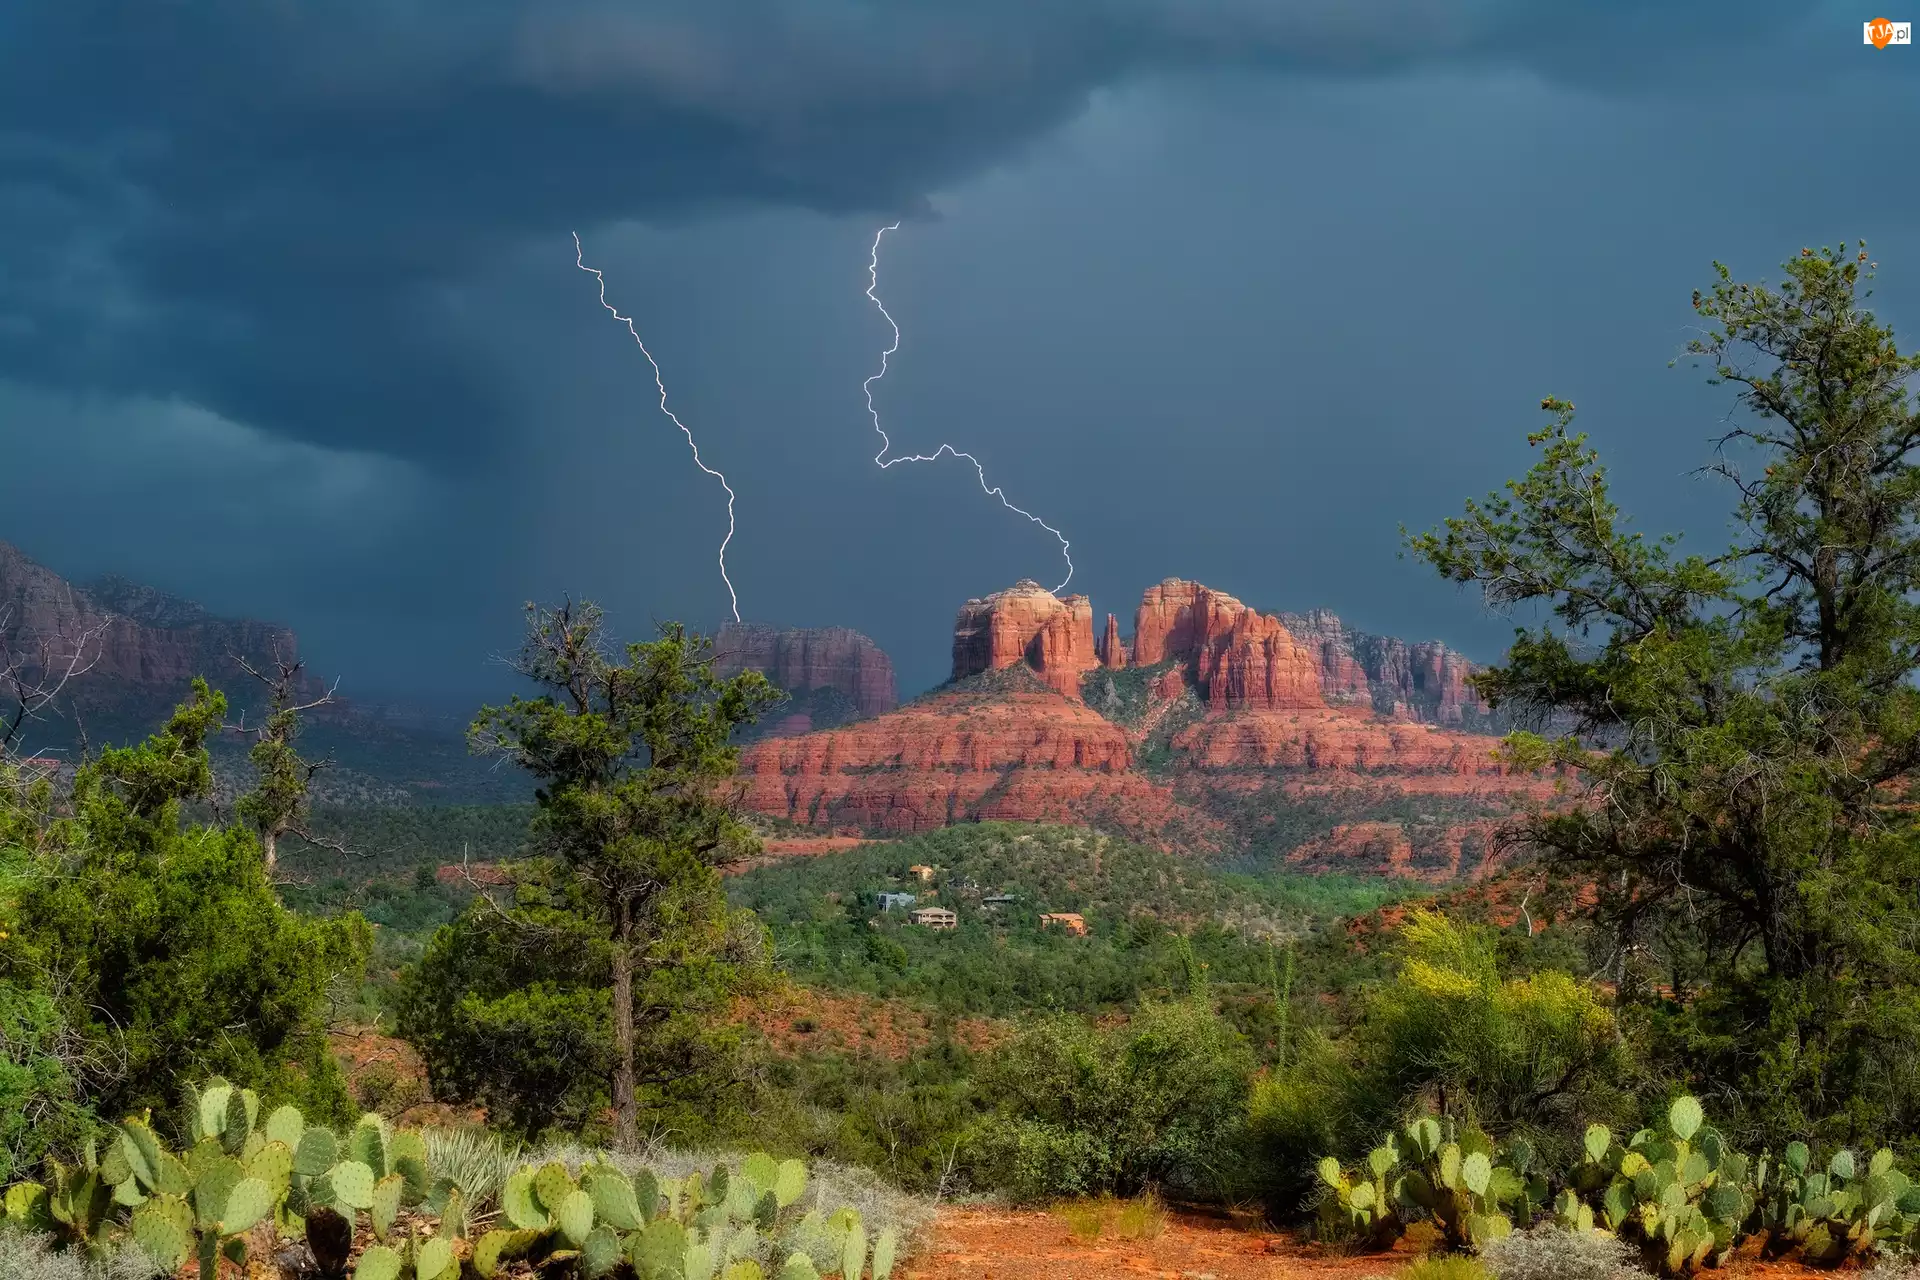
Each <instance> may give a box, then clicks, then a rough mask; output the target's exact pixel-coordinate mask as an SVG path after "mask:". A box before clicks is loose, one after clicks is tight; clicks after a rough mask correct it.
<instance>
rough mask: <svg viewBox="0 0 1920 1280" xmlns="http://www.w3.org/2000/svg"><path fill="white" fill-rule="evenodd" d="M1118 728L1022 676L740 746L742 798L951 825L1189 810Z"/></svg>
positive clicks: (832, 816)
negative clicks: (1020, 684) (1005, 684)
mask: <svg viewBox="0 0 1920 1280" xmlns="http://www.w3.org/2000/svg"><path fill="white" fill-rule="evenodd" d="M1132 753H1133V748H1132V744H1131V743H1130V742H1129V740H1128V738H1127V735H1126V732H1125V731H1124V730H1122V729H1121V728H1120V726H1118V725H1116V724H1114V723H1112V722H1111V721H1108V720H1106V719H1104V718H1103V717H1101V716H1100V715H1099V714H1098V713H1097V712H1095V711H1093V710H1091V709H1090V708H1088V707H1087V706H1085V705H1084V704H1082V703H1080V702H1078V701H1075V700H1073V699H1069V698H1066V697H1063V696H1061V695H1060V694H1059V693H1056V692H1054V691H1053V690H1051V689H1047V688H1043V687H1041V686H1039V685H1038V684H1037V683H1031V684H1029V685H1028V686H1027V689H1026V690H1025V691H1021V690H1012V691H1000V692H995V693H992V694H984V695H983V694H981V693H980V692H979V691H976V690H949V691H945V692H937V693H933V694H929V695H927V696H926V697H923V698H919V699H916V700H915V701H913V702H911V703H908V704H907V705H906V706H904V707H901V708H900V709H899V710H897V711H893V712H890V713H888V714H887V715H884V716H879V717H876V718H874V719H872V720H863V721H861V722H859V723H858V724H852V725H847V726H845V727H843V728H839V729H831V730H826V731H824V732H820V733H810V734H808V735H806V736H805V737H801V738H783V739H774V740H770V741H766V742H760V743H756V744H754V745H752V746H750V747H748V748H747V749H746V750H745V751H744V752H742V753H741V760H740V776H741V780H742V782H743V783H744V787H745V790H744V794H743V796H742V800H743V802H744V803H745V804H746V806H747V807H748V808H750V809H753V810H755V811H757V812H760V813H765V814H771V815H774V816H777V817H781V818H786V819H788V820H790V821H793V822H799V823H804V824H806V825H808V826H813V827H840V826H845V825H851V826H858V827H861V828H863V829H867V830H879V831H887V832H912V831H926V830H930V829H932V828H934V827H941V826H946V825H947V824H949V823H954V822H969V821H974V822H978V821H1011V822H1096V821H1097V822H1100V823H1102V825H1108V826H1117V827H1122V828H1124V829H1127V830H1130V831H1135V832H1138V833H1141V834H1142V835H1145V836H1146V837H1147V838H1154V836H1155V833H1162V832H1165V831H1166V830H1167V829H1168V828H1169V827H1170V826H1173V825H1177V824H1179V823H1181V822H1183V821H1191V822H1192V823H1193V824H1194V825H1195V826H1196V827H1204V826H1206V825H1207V824H1206V823H1205V822H1204V820H1200V819H1198V817H1197V815H1194V814H1192V813H1191V812H1190V811H1189V810H1187V809H1185V807H1184V806H1182V805H1180V804H1179V803H1178V802H1176V801H1175V800H1174V798H1173V793H1172V791H1171V789H1169V788H1168V787H1167V786H1165V785H1164V784H1161V783H1156V782H1153V781H1151V780H1150V779H1148V778H1146V777H1145V776H1143V775H1141V774H1139V773H1136V772H1134V771H1133V769H1132V763H1133V758H1132Z"/></svg>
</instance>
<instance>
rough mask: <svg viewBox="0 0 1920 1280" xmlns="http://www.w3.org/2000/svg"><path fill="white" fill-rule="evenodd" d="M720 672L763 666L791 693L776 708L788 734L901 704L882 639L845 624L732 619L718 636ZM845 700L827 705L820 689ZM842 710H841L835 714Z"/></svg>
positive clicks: (778, 726)
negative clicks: (790, 624) (802, 624)
mask: <svg viewBox="0 0 1920 1280" xmlns="http://www.w3.org/2000/svg"><path fill="white" fill-rule="evenodd" d="M713 647H714V670H715V671H716V672H717V673H718V674H720V675H721V676H734V675H738V674H739V673H740V672H742V671H758V672H760V673H762V674H763V675H765V676H766V677H767V679H769V680H771V681H772V682H773V683H774V684H775V685H778V686H779V687H780V688H781V689H784V690H786V691H787V693H788V694H790V695H792V698H793V701H792V702H791V704H790V705H789V707H788V708H787V709H786V710H785V712H776V713H775V715H776V716H777V717H778V719H777V720H776V722H775V724H774V725H773V728H772V731H773V732H774V733H775V734H778V735H782V736H788V735H792V734H797V733H806V732H807V731H808V730H810V729H814V728H820V727H825V726H826V725H830V724H839V723H844V722H846V721H848V720H852V719H856V718H862V717H868V716H877V715H884V714H885V713H886V712H889V711H891V710H893V708H894V707H895V706H896V705H898V702H899V698H898V696H897V695H896V693H895V692H894V682H893V663H892V662H891V661H890V660H889V659H888V658H887V655H886V654H885V653H883V652H882V651H881V649H880V646H879V645H876V644H875V643H874V642H873V641H871V640H869V639H868V638H867V637H865V636H863V635H861V634H860V633H859V632H858V631H852V630H849V629H847V628H846V627H821V628H798V627H793V628H786V629H782V628H778V627H769V626H761V625H758V624H754V623H744V624H743V623H738V622H730V623H728V624H727V625H726V626H724V627H721V628H720V632H719V634H718V635H717V636H716V637H715V638H714V646H713ZM823 692H824V693H827V694H829V695H837V696H838V698H839V699H844V705H842V706H840V707H837V708H836V707H829V706H825V705H822V704H823V701H824V700H823V699H822V698H820V697H810V696H809V695H817V694H821V693H823ZM836 712H837V714H836Z"/></svg>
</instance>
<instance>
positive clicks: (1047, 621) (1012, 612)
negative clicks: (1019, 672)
mask: <svg viewBox="0 0 1920 1280" xmlns="http://www.w3.org/2000/svg"><path fill="white" fill-rule="evenodd" d="M1023 664H1024V665H1026V666H1028V667H1030V668H1032V669H1033V671H1034V673H1035V674H1036V675H1038V676H1039V677H1040V679H1041V680H1042V681H1043V682H1045V683H1046V684H1047V685H1048V686H1049V687H1051V688H1053V689H1057V690H1058V691H1059V692H1061V693H1063V694H1066V695H1067V696H1068V697H1070V698H1078V697H1079V696H1080V678H1081V677H1082V676H1084V675H1085V674H1086V673H1087V672H1089V671H1092V670H1093V669H1094V668H1096V667H1098V666H1099V665H1100V659H1099V656H1098V655H1097V654H1096V653H1095V652H1094V645H1093V604H1092V602H1091V601H1089V600H1088V599H1087V597H1085V596H1067V597H1066V598H1065V599H1062V598H1060V597H1059V596H1056V595H1054V594H1053V593H1052V592H1051V591H1049V590H1047V589H1046V588H1045V587H1043V586H1041V585H1040V584H1039V583H1037V582H1035V581H1033V580H1032V579H1031V578H1027V579H1022V580H1021V581H1019V582H1017V583H1015V584H1014V585H1013V586H1011V587H1009V588H1008V589H1007V590H1005V591H998V592H995V593H994V594H993V595H990V596H987V597H986V598H985V599H980V600H969V601H967V602H966V603H965V604H964V605H962V606H960V614H959V616H958V617H957V618H955V619H954V623H953V678H954V679H955V680H962V679H965V678H966V677H967V676H971V675H977V674H978V673H980V672H982V671H999V670H1003V669H1005V668H1007V667H1016V666H1020V665H1023Z"/></svg>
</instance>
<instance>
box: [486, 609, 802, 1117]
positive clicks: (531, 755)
mask: <svg viewBox="0 0 1920 1280" xmlns="http://www.w3.org/2000/svg"><path fill="white" fill-rule="evenodd" d="M527 616H528V629H527V638H526V641H525V643H524V645H523V646H522V648H521V651H520V654H519V658H518V660H517V662H516V664H515V667H516V670H517V671H518V672H519V673H520V674H521V675H522V676H524V677H525V678H526V679H527V680H529V681H531V682H532V683H533V684H534V685H535V686H536V687H537V688H538V689H539V690H540V693H539V695H538V696H535V697H517V696H516V697H515V698H513V699H512V701H510V702H509V703H507V704H506V705H505V706H499V707H495V706H489V707H484V708H482V709H481V711H480V713H479V715H478V716H477V717H476V718H475V720H474V722H473V726H472V729H471V731H470V735H471V738H472V741H473V744H474V746H475V747H476V749H478V750H480V751H483V752H489V753H495V754H501V755H505V756H506V757H508V758H510V759H512V760H513V761H515V762H516V763H518V764H519V765H520V767H521V768H523V769H525V770H526V771H527V772H528V773H530V774H531V775H532V776H533V777H534V778H535V779H536V780H537V782H538V783H539V790H538V792H537V793H536V800H537V802H538V806H539V811H538V815H537V817H536V819H535V831H534V835H535V842H536V848H537V849H538V851H539V852H541V853H542V854H544V855H545V856H546V857H547V858H549V859H551V860H552V864H553V865H554V866H555V867H556V868H557V869H558V871H559V872H560V873H561V878H562V883H561V884H560V885H558V886H556V887H554V888H553V889H552V890H551V891H550V892H549V894H548V896H547V899H546V900H547V901H548V902H549V903H550V904H552V905H550V906H549V907H548V908H547V910H548V911H550V912H551V911H559V912H560V913H562V914H564V915H571V916H574V917H578V918H579V919H578V920H577V924H579V925H583V926H586V927H587V928H588V929H589V931H591V932H592V933H594V934H595V935H597V937H598V939H599V941H600V942H601V943H602V944H603V945H604V947H605V956H606V963H607V976H608V980H609V982H610V985H611V988H612V990H611V1019H612V1028H611V1030H612V1039H613V1044H612V1068H613V1071H612V1079H611V1081H610V1085H611V1097H612V1102H613V1109H614V1123H615V1139H616V1141H617V1142H619V1143H620V1144H621V1145H623V1146H629V1147H630V1146H632V1145H633V1144H634V1142H635V1141H636V1139H637V1137H638V1116H639V1105H638V1086H639V1085H640V1084H641V1083H642V1080H641V1075H642V1070H641V1067H642V1064H641V1062H640V1060H639V1059H640V1053H639V1049H638V1047H637V1046H636V1034H637V1033H639V1034H648V1033H651V1034H653V1035H655V1036H656V1037H658V1038H659V1039H660V1040H662V1041H664V1040H665V1039H667V1038H668V1035H666V1034H663V1033H668V1032H670V1031H671V1027H670V1025H669V1024H671V1023H672V1022H673V1021H674V1019H675V1017H676V1015H677V1014H678V1013H679V1011H680V1006H681V1005H682V1003H683V1002H684V1000H685V999H686V996H687V990H686V989H687V987H688V986H689V985H691V986H695V987H697V986H700V985H701V984H702V983H710V982H711V981H712V980H713V979H715V978H716V976H717V972H716V969H717V968H725V967H726V966H724V965H718V966H716V961H717V960H718V959H719V958H720V957H721V956H722V954H723V953H724V952H725V951H726V950H727V949H728V948H729V947H730V946H737V945H738V944H739V942H740V938H739V936H738V930H739V928H740V925H741V922H740V921H737V920H729V919H728V917H727V916H726V913H725V903H724V896H723V895H722V894H721V892H720V889H719V881H718V875H717V871H716V868H718V867H719V866H721V865H723V864H724V863H726V862H728V861H731V860H733V859H735V858H737V857H740V856H743V855H745V854H747V853H750V852H752V851H753V850H754V849H755V847H756V841H755V839H754V837H753V834H752V832H751V831H750V830H749V829H748V828H747V827H746V826H745V825H744V824H743V823H742V822H740V821H739V819H738V818H737V817H736V815H735V812H734V809H733V807H732V805H731V804H730V803H729V800H730V797H729V796H728V795H727V794H726V793H725V792H724V790H723V787H724V785H725V781H726V779H727V777H728V776H729V775H730V774H732V772H733V770H734V766H735V763H736V760H737V756H738V752H737V749H736V748H735V747H734V746H732V745H731V738H732V735H733V731H734V730H735V729H736V728H737V727H739V726H741V725H744V724H749V723H751V722H752V721H753V720H754V719H755V717H756V716H757V715H758V714H759V712H760V711H761V710H762V709H764V708H765V707H767V706H770V705H771V704H772V703H773V702H774V701H775V700H776V699H777V698H778V697H779V694H778V692H777V691H776V690H775V689H774V688H773V686H772V685H771V684H769V683H768V682H767V680H766V678H765V677H764V676H762V675H761V674H760V673H758V672H752V671H750V672H745V673H742V674H741V675H738V676H735V677H733V678H731V679H727V680H722V679H719V678H718V677H716V676H715V674H714V669H713V656H712V647H711V644H710V643H709V642H708V641H706V640H705V639H703V638H701V637H699V636H694V635H689V634H688V633H687V631H686V629H685V628H684V627H683V626H681V625H679V624H677V623H670V624H667V625H664V626H662V627H661V628H660V638H659V639H657V640H654V641H652V642H650V643H639V644H630V645H628V646H626V649H625V651H624V654H620V653H618V652H616V651H615V650H613V649H612V647H611V646H610V645H609V644H608V643H607V641H606V637H605V634H604V628H603V621H602V616H601V612H600V610H599V609H597V608H596V607H594V606H593V605H591V604H580V605H574V604H571V603H568V604H563V605H561V606H560V607H558V608H555V609H542V608H537V607H535V606H532V605H529V606H528V609H527ZM528 923H529V924H530V925H531V927H535V928H539V927H544V926H541V925H539V924H537V923H533V922H528ZM636 973H637V975H638V982H636ZM662 1047H663V1045H662V1044H654V1045H650V1046H648V1048H649V1049H651V1050H655V1052H651V1053H650V1054H649V1055H648V1058H647V1062H648V1063H649V1064H651V1065H652V1066H653V1068H654V1070H655V1071H657V1072H661V1073H664V1074H665V1075H666V1076H671V1075H672V1074H674V1073H675V1072H677V1071H682V1070H684V1067H685V1062H684V1059H681V1058H678V1057H676V1055H675V1054H673V1053H661V1052H658V1050H660V1049H661V1048H662ZM663 1082H664V1080H660V1081H654V1083H663Z"/></svg>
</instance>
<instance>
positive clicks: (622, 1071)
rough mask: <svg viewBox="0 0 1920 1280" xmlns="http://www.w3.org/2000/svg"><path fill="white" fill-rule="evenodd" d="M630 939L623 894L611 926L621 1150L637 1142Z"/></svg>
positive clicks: (616, 1135)
mask: <svg viewBox="0 0 1920 1280" xmlns="http://www.w3.org/2000/svg"><path fill="white" fill-rule="evenodd" d="M632 939H633V904H632V903H630V902H628V901H627V899H626V897H625V896H624V895H622V896H621V898H620V900H619V902H618V903H617V904H616V905H615V907H614V925H613V1047H614V1052H615V1053H617V1054H618V1055H619V1059H620V1061H619V1063H618V1065H616V1066H615V1067H614V1070H613V1144H614V1146H615V1147H617V1148H618V1149H620V1150H622V1151H631V1150H633V1149H634V1148H635V1147H637V1146H639V1144H640V1132H639V1130H640V1108H639V1104H638V1102H637V1101H636V1099H635V1098H634V1096H633V952H632V951H631V950H630V949H629V948H630V945H631V943H632Z"/></svg>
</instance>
